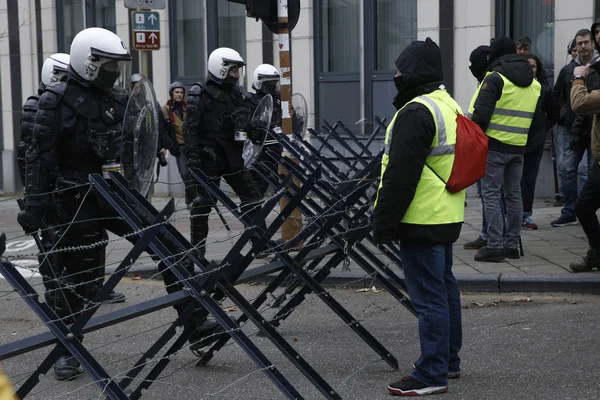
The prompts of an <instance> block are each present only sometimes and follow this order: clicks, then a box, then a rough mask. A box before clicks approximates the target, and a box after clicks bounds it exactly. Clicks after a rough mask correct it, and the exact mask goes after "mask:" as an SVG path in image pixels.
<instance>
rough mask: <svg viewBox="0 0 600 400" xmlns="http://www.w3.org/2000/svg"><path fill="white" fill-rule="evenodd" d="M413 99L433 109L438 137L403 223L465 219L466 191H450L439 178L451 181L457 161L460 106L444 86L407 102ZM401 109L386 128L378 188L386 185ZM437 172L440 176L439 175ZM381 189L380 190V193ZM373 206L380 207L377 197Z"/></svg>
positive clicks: (436, 223) (453, 221) (441, 222)
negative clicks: (392, 142) (396, 124)
mask: <svg viewBox="0 0 600 400" xmlns="http://www.w3.org/2000/svg"><path fill="white" fill-rule="evenodd" d="M412 102H417V103H421V104H423V105H424V106H426V107H427V108H428V109H429V111H430V112H431V115H432V116H433V119H434V121H435V137H434V138H433V142H432V143H431V150H430V152H429V156H428V157H427V159H426V163H427V165H425V166H424V167H423V171H422V172H421V178H420V179H419V183H418V185H417V190H416V192H415V197H414V198H413V201H412V203H410V206H409V207H408V210H407V211H406V213H405V214H404V217H403V218H402V222H403V223H407V224H418V225H441V224H451V223H456V222H463V221H464V216H465V208H464V203H465V195H466V192H465V191H464V190H462V191H460V192H458V193H450V192H449V191H448V190H446V184H445V183H444V182H442V180H441V179H440V177H441V178H442V179H444V181H446V182H447V181H448V178H449V177H450V172H451V171H452V165H453V164H454V146H455V144H456V113H457V112H460V113H461V114H462V111H461V109H460V106H459V105H458V103H456V101H454V99H453V98H452V97H451V96H450V95H449V94H448V92H446V90H445V89H440V90H436V91H434V92H433V93H430V94H426V95H423V96H418V97H415V98H414V99H413V100H411V101H410V102H408V103H407V105H408V104H410V103H412ZM404 107H406V105H405V106H404ZM404 107H403V108H404ZM403 108H402V109H403ZM402 109H400V110H398V112H396V115H394V118H393V119H392V121H391V122H390V124H389V125H388V127H387V130H386V134H385V153H384V155H383V157H382V160H381V180H380V182H379V190H380V189H381V188H382V187H383V175H384V174H385V170H386V168H387V165H388V161H389V148H390V142H391V140H392V139H393V138H392V137H391V133H392V131H393V129H394V124H395V122H396V117H398V114H399V113H400V112H401V111H402ZM428 166H429V167H428ZM430 168H431V169H433V170H434V171H435V173H434V172H433V171H431V169H430ZM436 173H437V174H438V175H439V177H438V176H436ZM393 179H402V176H397V177H393ZM379 190H378V193H377V195H378V196H379ZM374 207H377V199H376V200H375V205H374Z"/></svg>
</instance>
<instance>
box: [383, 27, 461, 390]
mask: <svg viewBox="0 0 600 400" xmlns="http://www.w3.org/2000/svg"><path fill="white" fill-rule="evenodd" d="M396 67H397V68H398V73H397V74H396V77H395V78H394V83H395V84H396V88H397V89H398V94H397V95H396V98H395V99H394V106H395V107H396V108H397V109H398V112H397V113H396V115H395V116H394V118H393V120H392V121H391V122H390V124H389V126H388V129H387V132H386V137H385V148H386V151H385V154H384V156H383V159H382V163H381V181H380V183H379V189H378V191H377V199H376V200H375V204H374V210H373V217H374V218H373V236H374V238H375V240H376V242H377V243H380V244H386V243H391V242H392V241H397V240H398V241H400V252H401V258H402V265H403V270H404V276H405V277H406V286H407V289H408V294H409V295H410V299H411V301H412V304H413V306H414V307H415V310H416V311H417V314H418V317H419V336H420V341H421V356H420V357H419V359H418V360H416V362H415V363H414V369H413V371H412V373H411V374H410V375H408V376H406V377H404V378H403V379H401V380H399V381H397V382H394V383H391V384H389V386H388V390H389V391H390V392H391V393H392V394H395V395H398V396H420V395H425V394H434V393H443V392H445V391H447V390H448V379H452V378H458V377H459V376H460V358H459V356H458V353H459V351H460V348H461V346H462V322H461V308H460V291H459V288H458V283H457V282H456V279H455V278H454V275H453V274H452V244H453V243H454V242H455V241H456V240H457V239H458V237H459V235H460V229H461V226H462V223H463V221H464V201H465V192H464V191H461V192H459V193H455V194H451V193H450V192H449V191H447V190H446V184H445V183H444V182H443V181H442V179H443V180H446V181H447V180H448V178H449V176H450V172H451V170H452V165H453V163H454V145H455V144H456V115H457V113H462V111H461V109H460V106H459V105H458V104H457V103H456V102H455V101H454V99H453V98H452V97H451V96H450V95H449V94H448V92H446V90H445V88H444V85H443V84H442V81H443V74H442V57H441V53H440V49H439V47H438V46H437V44H436V43H434V42H433V41H432V40H431V39H429V38H427V40H426V41H424V42H423V41H415V42H413V43H412V44H411V45H410V46H408V47H407V48H405V49H404V51H403V52H402V54H400V56H399V57H398V59H397V60H396Z"/></svg>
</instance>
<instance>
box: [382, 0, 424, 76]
mask: <svg viewBox="0 0 600 400" xmlns="http://www.w3.org/2000/svg"><path fill="white" fill-rule="evenodd" d="M413 40H417V0H377V1H376V2H375V41H376V42H375V43H376V46H375V51H376V52H377V56H376V58H375V61H376V64H375V70H376V71H394V70H395V69H396V68H395V67H394V61H396V58H398V55H399V54H400V52H401V51H402V50H403V49H404V48H405V47H406V46H408V45H409V44H411V43H412V41H413Z"/></svg>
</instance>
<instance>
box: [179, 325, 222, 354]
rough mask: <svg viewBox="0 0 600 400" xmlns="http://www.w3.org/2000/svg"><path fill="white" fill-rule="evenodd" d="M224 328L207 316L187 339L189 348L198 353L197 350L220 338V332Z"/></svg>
mask: <svg viewBox="0 0 600 400" xmlns="http://www.w3.org/2000/svg"><path fill="white" fill-rule="evenodd" d="M222 332H224V329H223V328H221V325H219V324H218V323H217V321H215V320H214V319H213V318H208V319H207V320H206V321H204V323H203V324H202V325H200V326H199V327H198V328H196V330H195V331H194V332H192V334H191V335H190V338H189V339H188V341H189V342H190V350H191V351H192V353H194V354H196V355H198V350H200V349H202V348H203V347H206V346H210V345H211V344H213V343H214V342H216V341H217V340H219V339H220V338H221V333H222Z"/></svg>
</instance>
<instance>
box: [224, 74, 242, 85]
mask: <svg viewBox="0 0 600 400" xmlns="http://www.w3.org/2000/svg"><path fill="white" fill-rule="evenodd" d="M238 81H239V78H234V77H233V76H231V75H227V77H226V78H225V79H223V84H224V85H227V86H235V85H237V83H238Z"/></svg>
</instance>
